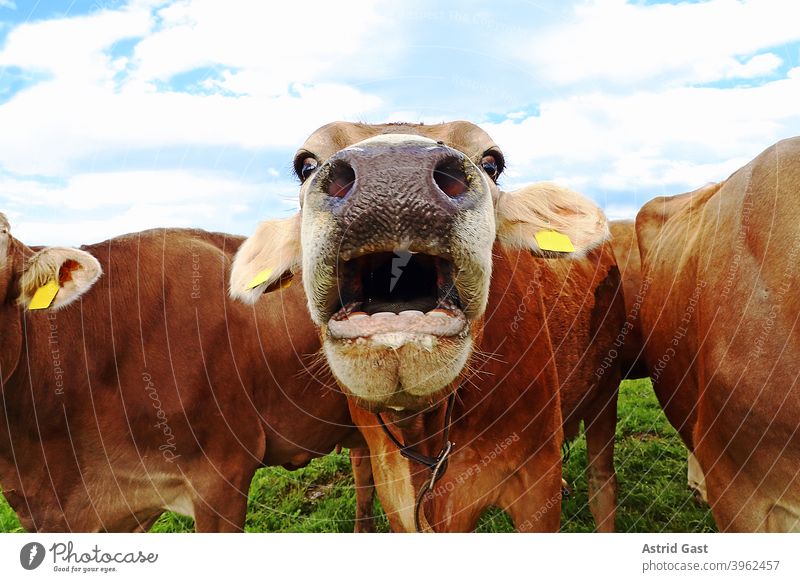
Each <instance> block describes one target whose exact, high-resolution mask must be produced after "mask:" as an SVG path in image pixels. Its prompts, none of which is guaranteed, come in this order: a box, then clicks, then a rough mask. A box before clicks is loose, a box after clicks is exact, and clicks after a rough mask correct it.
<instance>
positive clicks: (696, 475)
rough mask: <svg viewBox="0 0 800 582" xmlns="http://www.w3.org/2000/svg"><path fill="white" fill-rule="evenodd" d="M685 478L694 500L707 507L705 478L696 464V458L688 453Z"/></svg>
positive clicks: (698, 464)
mask: <svg viewBox="0 0 800 582" xmlns="http://www.w3.org/2000/svg"><path fill="white" fill-rule="evenodd" d="M686 478H687V481H688V483H689V489H691V490H692V491H693V492H694V495H695V499H696V500H697V502H698V503H700V502H702V503H704V504H706V505H708V493H706V477H705V475H703V469H702V468H701V467H700V463H698V462H697V457H695V456H694V453H692V452H691V451H689V458H688V462H687V470H686Z"/></svg>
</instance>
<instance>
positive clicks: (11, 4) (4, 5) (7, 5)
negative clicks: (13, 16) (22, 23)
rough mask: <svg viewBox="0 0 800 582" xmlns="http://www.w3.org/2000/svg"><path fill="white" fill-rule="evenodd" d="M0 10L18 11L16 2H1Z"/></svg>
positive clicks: (11, 0) (4, 0) (12, 0)
mask: <svg viewBox="0 0 800 582" xmlns="http://www.w3.org/2000/svg"><path fill="white" fill-rule="evenodd" d="M0 8H8V9H10V10H16V9H17V5H16V3H15V2H14V0H0Z"/></svg>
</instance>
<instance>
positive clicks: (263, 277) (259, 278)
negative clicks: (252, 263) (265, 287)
mask: <svg viewBox="0 0 800 582" xmlns="http://www.w3.org/2000/svg"><path fill="white" fill-rule="evenodd" d="M270 275H272V269H264V270H263V271H261V272H260V273H259V274H258V275H256V276H255V277H253V279H252V281H250V282H249V283H248V284H247V287H245V289H247V290H248V291H249V290H250V289H253V288H255V287H258V286H259V285H261V284H262V283H266V282H267V279H269V276H270Z"/></svg>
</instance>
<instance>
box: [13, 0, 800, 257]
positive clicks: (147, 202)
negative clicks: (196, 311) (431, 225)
mask: <svg viewBox="0 0 800 582" xmlns="http://www.w3.org/2000/svg"><path fill="white" fill-rule="evenodd" d="M397 4H399V3H396V2H394V3H393V2H388V1H383V0H365V1H363V2H359V3H358V4H357V5H356V3H337V2H317V1H306V2H304V3H302V5H299V4H297V3H277V2H263V1H260V0H228V1H226V2H219V1H215V0H181V1H175V2H165V1H161V0H130V1H109V0H91V1H89V0H75V1H72V2H71V1H67V0H65V1H59V2H36V1H27V0H26V1H22V0H13V1H12V0H0V210H1V211H3V212H5V213H6V214H7V215H8V216H9V219H10V221H11V224H12V231H13V232H14V234H15V235H16V236H17V237H18V238H20V239H21V240H24V241H25V242H27V243H29V244H79V243H90V242H96V241H100V240H103V239H105V238H108V237H111V236H114V235H117V234H122V233H125V232H130V231H135V230H140V229H143V228H150V227H156V226H199V227H202V228H207V229H212V230H223V231H227V232H235V233H240V234H249V233H250V232H252V230H253V229H254V227H255V225H256V224H257V222H258V221H259V220H260V219H263V218H267V217H273V216H286V215H288V214H289V213H291V212H292V211H293V209H294V208H295V207H296V198H297V189H298V185H297V183H296V181H295V180H294V178H293V176H292V173H291V160H292V155H293V153H294V150H295V149H296V148H297V147H298V146H299V145H300V144H301V143H302V142H303V140H304V138H305V137H306V136H307V135H308V134H309V133H310V132H312V131H313V130H314V129H316V128H317V127H318V126H320V125H322V124H324V123H327V122H329V121H333V120H336V119H348V120H358V121H367V122H384V121H387V120H390V121H412V122H420V121H423V122H429V123H433V122H440V121H447V120H452V119H468V120H471V121H473V122H475V123H478V124H480V125H481V126H482V127H484V128H485V129H486V130H487V131H488V132H489V133H490V134H491V135H492V136H493V137H494V139H495V141H496V142H497V143H498V144H499V145H500V146H501V148H502V149H503V150H504V152H505V153H506V156H507V159H508V162H509V166H508V172H507V174H506V175H505V177H504V178H503V181H502V182H501V184H502V185H503V186H504V187H505V188H507V189H513V188H515V187H518V186H520V185H523V184H526V183H528V182H532V181H537V180H545V179H547V180H556V181H558V182H560V183H563V184H565V185H567V186H570V187H572V188H574V189H577V190H579V191H582V192H584V193H586V194H587V195H589V196H590V197H592V198H593V199H594V200H596V201H597V202H598V203H599V204H601V205H602V206H603V207H604V208H605V209H606V211H607V213H608V215H609V216H610V217H612V218H617V217H626V216H628V217H632V216H633V215H634V214H635V212H636V209H637V208H638V207H639V206H641V204H642V203H644V202H645V201H646V200H648V199H650V198H652V197H653V196H658V195H663V194H676V193H680V192H684V191H687V190H690V189H694V188H696V187H699V186H701V185H703V184H705V183H707V182H711V181H717V180H721V179H724V178H725V177H727V176H728V175H729V174H730V173H731V172H732V171H734V170H735V169H737V168H738V167H740V166H741V165H742V164H743V163H745V162H747V161H748V160H749V159H751V158H752V157H753V156H755V155H756V154H758V153H759V152H760V151H762V150H763V149H764V148H766V147H767V146H769V145H771V144H772V143H774V142H775V141H777V140H778V139H782V138H785V137H790V136H793V135H798V134H800V107H798V105H797V104H798V103H800V26H797V22H798V21H800V18H798V17H800V8H798V7H797V4H796V2H793V1H786V0H781V1H778V0H753V1H745V0H742V1H734V0H711V1H707V2H663V1H660V2H642V1H632V2H625V1H624V0H595V1H578V2H525V1H517V2H504V1H496V2H478V1H472V0H462V1H460V2H457V3H456V2H448V3H437V4H436V6H435V7H431V4H433V3H431V2H422V1H414V0H412V1H410V2H403V3H402V6H397Z"/></svg>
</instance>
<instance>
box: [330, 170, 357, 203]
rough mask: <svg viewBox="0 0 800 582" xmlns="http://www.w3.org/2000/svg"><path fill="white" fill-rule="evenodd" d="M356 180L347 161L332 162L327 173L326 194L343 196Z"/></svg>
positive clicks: (336, 196) (337, 196)
mask: <svg viewBox="0 0 800 582" xmlns="http://www.w3.org/2000/svg"><path fill="white" fill-rule="evenodd" d="M355 181H356V173H355V171H354V170H353V167H352V166H351V165H350V164H348V163H347V162H343V161H338V162H335V163H334V164H333V166H332V167H331V170H330V174H329V175H328V195H329V196H334V197H335V198H344V197H345V196H347V193H348V192H350V189H351V188H352V187H353V182H355Z"/></svg>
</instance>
